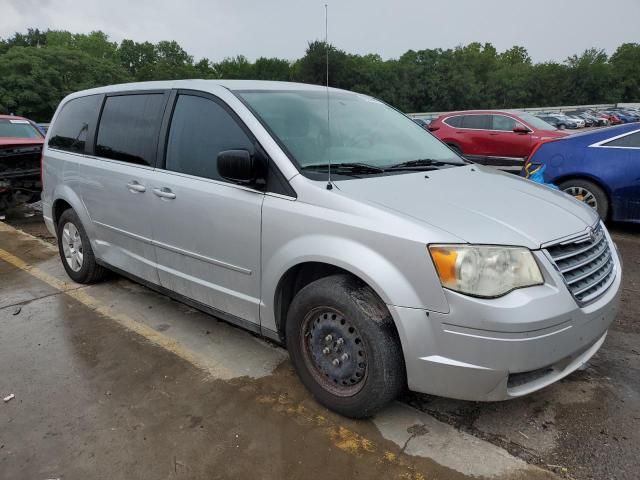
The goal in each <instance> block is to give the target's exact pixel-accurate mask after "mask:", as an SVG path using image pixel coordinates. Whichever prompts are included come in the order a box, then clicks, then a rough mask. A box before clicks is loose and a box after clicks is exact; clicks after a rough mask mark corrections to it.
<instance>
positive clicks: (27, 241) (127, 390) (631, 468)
mask: <svg viewBox="0 0 640 480" xmlns="http://www.w3.org/2000/svg"><path fill="white" fill-rule="evenodd" d="M10 221H12V220H11V219H10ZM12 222H13V223H14V224H17V225H16V226H17V227H19V228H21V229H23V230H25V231H27V232H29V233H31V234H32V235H35V236H36V237H39V238H41V239H44V240H45V241H49V242H50V241H51V239H50V237H49V235H48V233H47V232H46V230H45V229H44V228H43V226H42V224H41V221H40V219H39V218H38V217H33V218H29V219H20V220H19V221H15V220H13V221H12ZM615 240H616V242H617V243H618V245H619V247H620V249H621V251H622V255H623V260H624V262H625V279H624V288H625V291H624V295H623V304H622V310H621V313H620V314H619V315H618V318H617V319H616V323H615V325H614V328H613V329H612V330H611V331H610V334H609V336H608V338H607V341H606V342H605V345H604V347H603V348H602V350H601V351H600V352H599V353H598V354H597V355H596V356H595V357H594V359H593V360H592V361H591V362H590V363H589V365H588V367H587V368H586V369H583V370H581V371H579V372H576V373H574V374H573V375H571V376H569V377H568V378H567V379H565V380H563V381H561V382H559V383H558V384H556V385H553V386H551V387H549V388H547V389H545V390H543V391H541V392H538V393H535V394H533V395H530V396H528V397H525V398H522V399H519V400H514V401H509V402H502V403H484V404H483V403H475V402H461V401H455V400H449V399H443V398H438V397H430V396H426V395H418V394H407V395H405V397H404V398H403V399H402V401H401V402H396V403H395V404H393V405H392V406H390V407H389V408H388V409H386V410H385V411H383V412H381V413H380V414H379V415H377V416H376V417H375V418H374V419H372V420H369V421H351V420H348V419H345V418H343V417H340V416H337V415H334V414H332V413H331V412H329V411H327V410H326V409H324V408H323V407H321V406H319V405H318V404H317V403H316V402H315V401H313V399H311V398H310V396H309V395H308V394H307V392H306V391H305V390H304V389H303V387H302V386H301V385H300V383H299V381H298V380H297V378H296V376H295V374H294V372H293V370H292V368H291V366H290V364H289V362H288V360H287V355H286V352H285V351H284V350H282V349H281V348H279V347H277V346H275V345H272V344H270V343H268V342H264V341H262V340H260V339H259V338H257V337H255V336H253V335H251V334H249V333H246V332H244V331H242V330H239V329H237V328H233V327H231V326H229V325H227V324H225V323H224V322H221V321H218V320H216V319H215V318H213V317H210V316H208V315H205V314H203V313H200V312H198V311H196V310H193V309H191V308H189V307H187V306H185V305H182V304H180V303H178V302H174V301H172V300H170V299H168V298H166V297H164V296H162V295H158V294H156V293H154V292H152V291H150V290H148V289H146V288H144V287H142V286H139V285H136V284H134V283H132V282H129V281H128V280H125V279H122V278H119V277H116V276H113V278H111V279H109V280H108V281H107V282H105V283H102V284H99V285H94V286H89V287H84V286H83V287H80V286H79V285H76V284H73V283H72V282H70V281H69V280H68V279H67V277H66V276H65V274H64V270H63V269H62V266H61V265H60V262H59V260H58V258H57V256H56V251H55V249H54V248H52V247H51V245H48V244H47V243H45V242H43V241H42V240H38V239H36V238H34V237H31V236H27V235H24V234H21V233H18V232H16V231H14V230H13V229H11V228H10V227H7V226H4V225H3V224H0V396H2V397H4V396H6V395H8V394H10V393H13V394H15V398H14V399H13V400H10V401H9V402H6V403H4V402H1V403H0V479H23V478H24V479H27V478H28V479H32V478H33V479H47V478H60V479H75V478H81V479H86V478H109V479H120V478H121V479H131V478H149V479H159V478H180V477H182V478H189V479H201V478H202V479H204V478H207V479H216V478H220V479H222V478H224V479H229V478H243V479H246V478H250V477H255V478H268V479H270V478H273V479H285V478H291V479H294V478H305V479H313V478H322V479H326V478H334V477H335V476H341V477H342V478H355V477H358V478H403V479H423V478H424V479H427V478H430V479H436V478H437V479H458V478H460V479H462V478H470V477H472V476H473V477H485V478H522V479H537V478H553V477H554V476H556V475H557V477H559V478H562V477H564V478H576V479H591V478H594V479H636V478H638V477H639V476H640V474H639V472H640V466H639V465H640V460H639V458H640V455H639V454H640V428H639V427H640V376H639V375H638V373H639V371H640V323H638V321H637V312H639V311H640V295H638V293H640V233H637V232H636V231H634V230H632V229H624V230H621V231H617V232H616V233H615ZM552 472H555V473H552Z"/></svg>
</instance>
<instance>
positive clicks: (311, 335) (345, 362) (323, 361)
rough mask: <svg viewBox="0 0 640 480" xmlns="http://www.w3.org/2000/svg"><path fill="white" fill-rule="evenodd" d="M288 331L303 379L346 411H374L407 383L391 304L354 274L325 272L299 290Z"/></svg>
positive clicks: (360, 414)
mask: <svg viewBox="0 0 640 480" xmlns="http://www.w3.org/2000/svg"><path fill="white" fill-rule="evenodd" d="M285 335H286V343H287V349H288V350H289V355H290V356H291V361H292V363H293V366H294V367H295V369H296V371H297V373H298V375H299V376H300V379H301V381H302V383H303V384H304V385H305V387H306V388H307V389H308V390H309V391H310V392H311V393H312V394H313V395H314V396H315V398H316V399H317V400H318V401H319V402H320V403H322V404H323V405H325V406H326V407H327V408H329V409H331V410H334V411H336V412H338V413H340V414H342V415H345V416H348V417H352V418H363V417H368V416H371V415H373V414H374V413H375V412H376V411H378V410H379V409H380V408H382V407H383V406H384V405H386V404H387V403H388V402H390V401H391V400H393V399H394V398H395V397H396V396H397V395H398V394H399V393H400V392H401V391H402V389H403V388H404V387H405V385H406V372H405V367H404V358H403V356H402V347H401V345H400V340H399V337H398V332H397V331H396V327H395V324H394V322H393V319H392V318H391V315H390V314H389V311H388V309H387V306H386V305H385V304H384V302H382V300H380V298H379V297H378V296H377V295H376V294H375V293H374V292H373V290H371V288H369V287H368V286H367V285H365V284H364V283H362V282H361V281H360V280H358V279H357V278H355V277H353V276H351V275H348V274H339V275H332V276H329V277H324V278H321V279H319V280H316V281H315V282H312V283H310V284H309V285H307V286H305V287H304V288H303V289H302V290H300V291H299V292H298V293H297V295H296V296H295V298H294V299H293V301H292V303H291V306H290V307H289V312H288V314H287V323H286V326H285Z"/></svg>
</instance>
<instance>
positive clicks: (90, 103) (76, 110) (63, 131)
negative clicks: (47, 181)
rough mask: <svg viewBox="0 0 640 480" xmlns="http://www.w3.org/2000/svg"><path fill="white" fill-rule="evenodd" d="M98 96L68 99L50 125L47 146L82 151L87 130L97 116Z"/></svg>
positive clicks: (76, 151)
mask: <svg viewBox="0 0 640 480" xmlns="http://www.w3.org/2000/svg"><path fill="white" fill-rule="evenodd" d="M100 98H101V97H100V95H89V96H87V97H80V98H74V99H73V100H69V101H68V102H67V103H66V104H65V105H64V106H63V107H62V110H61V111H60V113H59V114H58V116H57V117H56V121H55V123H54V124H53V125H52V127H51V134H50V135H49V147H51V148H57V149H58V150H65V151H67V152H75V153H84V146H85V143H86V141H87V132H88V131H89V129H90V127H92V126H93V125H92V124H93V122H95V118H96V117H97V116H98V107H99V105H98V104H99V102H100Z"/></svg>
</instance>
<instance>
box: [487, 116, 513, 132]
mask: <svg viewBox="0 0 640 480" xmlns="http://www.w3.org/2000/svg"><path fill="white" fill-rule="evenodd" d="M491 117H492V119H493V129H494V130H503V131H508V132H512V131H513V129H514V128H515V126H516V124H517V123H518V122H516V121H515V120H514V119H513V118H511V117H505V116H504V115H492V116H491Z"/></svg>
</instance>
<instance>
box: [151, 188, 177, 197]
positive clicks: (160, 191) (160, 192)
mask: <svg viewBox="0 0 640 480" xmlns="http://www.w3.org/2000/svg"><path fill="white" fill-rule="evenodd" d="M153 193H155V194H156V196H158V197H160V198H166V199H169V200H173V199H174V198H176V194H175V193H173V192H172V191H171V190H170V189H168V188H166V187H163V188H154V189H153Z"/></svg>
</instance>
